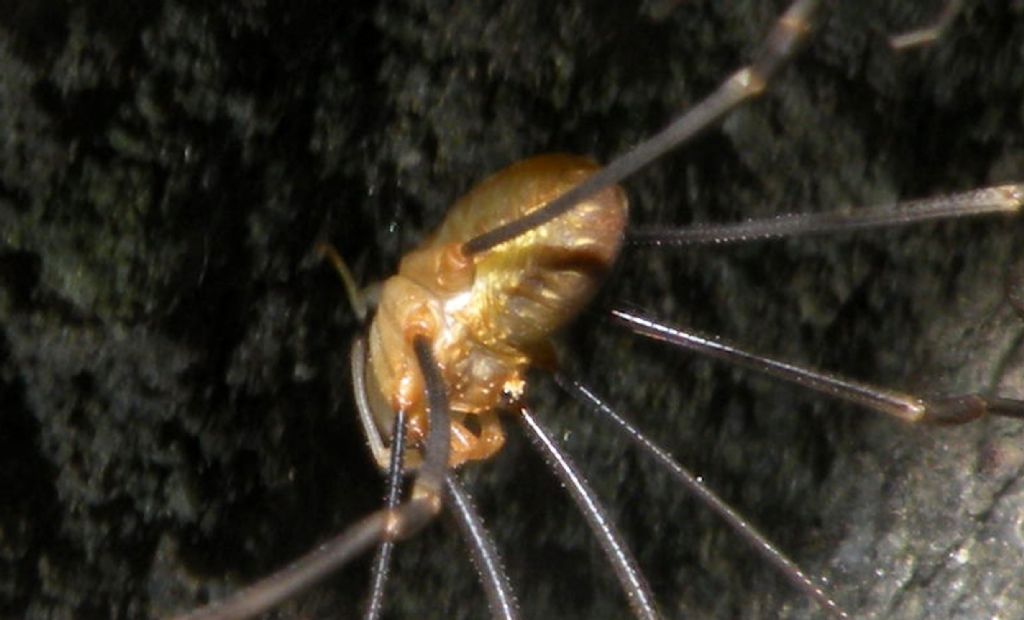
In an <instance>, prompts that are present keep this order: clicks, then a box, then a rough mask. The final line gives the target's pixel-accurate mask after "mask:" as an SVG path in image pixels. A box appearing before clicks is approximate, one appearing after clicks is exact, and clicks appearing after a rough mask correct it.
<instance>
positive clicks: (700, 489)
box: [555, 374, 849, 618]
mask: <svg viewBox="0 0 1024 620" xmlns="http://www.w3.org/2000/svg"><path fill="white" fill-rule="evenodd" d="M555 381H556V382H557V383H558V385H559V387H561V388H562V389H563V390H565V391H566V392H567V393H569V394H570V395H571V396H573V397H574V398H576V399H577V400H579V401H581V402H584V403H587V404H589V405H590V408H591V409H592V410H593V411H594V412H596V413H599V414H601V415H602V416H604V417H605V418H606V419H608V420H611V421H612V422H613V423H614V424H615V425H616V426H618V427H619V430H621V431H622V432H623V433H624V434H625V435H626V436H627V437H629V438H630V439H631V440H632V441H633V443H635V444H636V445H637V447H639V448H640V450H642V451H643V452H645V453H647V454H648V455H650V456H651V457H653V458H654V459H655V460H656V461H658V462H659V463H660V464H661V465H662V466H663V467H664V468H665V469H666V470H668V472H669V473H670V474H672V477H673V478H675V479H676V480H677V481H678V482H679V484H681V485H682V486H683V487H684V488H685V489H686V490H687V491H689V492H690V493H691V494H692V495H693V496H694V497H695V498H697V501H699V502H700V503H701V504H703V505H704V506H705V507H707V508H708V509H709V510H711V511H712V512H714V513H715V514H717V515H718V516H719V517H721V518H722V520H723V521H725V523H726V525H728V526H729V527H730V528H732V530H733V531H734V532H736V534H737V535H738V536H739V537H740V538H742V539H743V540H744V542H746V543H747V544H749V545H750V546H751V547H753V549H754V551H755V552H756V553H757V554H758V555H760V556H761V557H762V558H764V559H765V560H767V561H768V562H769V563H770V564H771V565H772V566H774V567H775V568H776V569H777V570H778V571H779V572H781V573H782V575H783V576H784V577H785V578H786V579H787V580H788V581H789V582H790V583H791V584H793V586H794V587H795V588H796V589H797V590H799V591H801V592H803V593H804V594H805V595H807V596H808V597H810V598H812V599H814V600H815V601H817V603H818V605H820V606H821V608H822V609H824V610H825V611H827V612H829V613H830V614H831V615H832V616H833V617H834V618H848V617H849V616H848V615H847V613H846V612H844V611H843V610H842V609H841V608H840V607H839V605H838V604H836V602H835V601H834V600H832V597H831V596H829V595H828V594H827V593H826V592H824V591H823V590H822V589H821V588H820V587H819V586H818V585H817V584H815V583H814V582H813V581H812V580H811V578H810V577H808V576H807V575H806V574H805V573H804V572H803V571H802V570H800V567H799V566H797V565H796V563H795V562H794V561H793V560H791V559H789V557H787V556H786V554H785V553H783V552H782V550H780V549H779V548H778V547H776V546H775V545H774V544H773V543H772V542H771V541H770V540H768V539H767V538H766V537H765V536H764V534H762V533H761V532H759V531H758V530H757V528H756V527H754V525H753V524H752V523H750V522H749V521H747V520H746V519H745V518H744V517H743V516H742V515H740V514H739V513H738V512H736V511H735V510H734V509H733V508H732V507H731V506H729V504H727V503H725V502H724V501H723V500H722V498H720V497H718V495H716V494H715V492H714V491H712V490H711V489H709V488H708V487H707V485H705V484H704V483H703V482H701V480H700V478H697V477H696V476H694V475H693V474H692V473H690V471H689V470H688V469H686V468H685V467H683V466H682V465H680V464H679V463H678V462H677V461H676V460H675V459H674V458H672V455H670V454H669V453H668V452H666V451H665V450H663V449H662V448H661V447H660V446H658V445H657V444H655V443H654V442H653V441H651V440H650V439H648V438H647V436H645V435H644V434H643V433H641V432H640V430H639V429H638V428H636V427H635V426H633V425H632V424H631V423H630V422H628V421H627V420H626V419H625V418H623V417H622V416H621V415H619V414H618V413H616V412H615V410H614V409H612V408H611V407H610V406H609V405H608V404H607V403H605V402H604V401H603V400H601V399H600V398H598V397H597V396H596V395H595V394H594V393H593V391H591V390H590V389H589V388H587V387H586V386H585V385H583V384H582V383H580V382H579V381H576V380H575V379H569V378H568V377H565V376H563V375H561V374H555Z"/></svg>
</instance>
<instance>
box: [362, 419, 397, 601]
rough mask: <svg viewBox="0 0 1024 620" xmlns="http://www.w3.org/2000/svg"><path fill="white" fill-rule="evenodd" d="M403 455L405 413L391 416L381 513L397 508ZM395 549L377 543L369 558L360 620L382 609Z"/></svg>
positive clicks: (386, 543) (387, 543)
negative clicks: (367, 592)
mask: <svg viewBox="0 0 1024 620" xmlns="http://www.w3.org/2000/svg"><path fill="white" fill-rule="evenodd" d="M404 454H405V412H404V411H399V412H397V413H396V414H395V423H394V425H393V426H392V429H391V462H390V463H389V465H388V482H387V494H386V496H385V498H384V509H385V510H394V509H395V508H397V507H398V502H399V500H400V499H401V498H400V494H401V492H402V456H403V455H404ZM394 549H395V542H394V541H393V540H384V541H381V543H380V545H378V546H377V554H376V555H375V556H374V558H373V569H372V572H371V573H370V598H369V600H368V601H367V604H366V613H364V614H363V619H364V620H377V618H379V617H380V612H381V610H382V609H383V608H384V589H385V586H386V585H387V582H388V573H389V572H390V570H391V552H392V551H394Z"/></svg>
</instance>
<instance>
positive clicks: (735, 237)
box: [629, 184, 1024, 245]
mask: <svg viewBox="0 0 1024 620" xmlns="http://www.w3.org/2000/svg"><path fill="white" fill-rule="evenodd" d="M1022 205H1024V184H1015V185H1000V186H996V187H985V188H982V189H976V190H972V191H969V192H962V193H959V194H950V195H948V196H939V197H936V198H926V199H923V200H912V201H907V202H897V203H893V204H888V205H879V206H874V207H860V208H856V209H848V210H843V211H838V212H830V213H790V214H786V215H777V216H775V217H771V218H767V219H761V220H749V221H746V222H739V223H735V224H697V225H694V226H687V227H684V228H675V229H665V228H661V227H657V226H639V227H634V228H633V229H631V230H630V231H629V240H630V242H631V243H634V244H638V245H663V244H671V245H697V244H724V243H744V242H747V241H755V240H759V239H778V238H783V237H799V236H810V235H825V234H834V233H841V232H854V231H859V230H867V229H872V228H885V227H892V226H902V225H904V224H916V223H918V222H931V221H937V220H947V219H953V218H959V217H971V216H976V215H989V214H996V213H1005V214H1007V215H1013V214H1017V213H1019V212H1020V210H1021V206H1022Z"/></svg>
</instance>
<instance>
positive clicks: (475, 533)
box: [444, 471, 519, 620]
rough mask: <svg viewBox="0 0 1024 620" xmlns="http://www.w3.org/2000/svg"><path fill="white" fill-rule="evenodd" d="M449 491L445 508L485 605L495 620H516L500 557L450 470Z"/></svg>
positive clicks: (516, 614) (516, 609) (508, 584)
mask: <svg viewBox="0 0 1024 620" xmlns="http://www.w3.org/2000/svg"><path fill="white" fill-rule="evenodd" d="M444 482H445V487H446V488H447V490H448V492H447V493H445V495H444V499H445V502H444V505H445V507H447V508H448V513H449V514H451V515H452V516H453V517H454V518H455V521H456V523H457V524H458V526H459V531H460V532H461V533H462V537H463V539H464V540H465V541H466V544H468V545H469V550H470V553H472V555H473V564H474V565H475V566H476V570H477V573H478V574H479V576H480V584H481V585H482V586H483V587H484V592H485V593H486V594H487V606H488V607H489V608H490V610H491V617H492V618H493V619H494V620H518V618H519V604H518V603H517V602H516V597H515V593H514V592H513V591H512V585H511V584H510V583H509V580H508V574H507V573H506V572H505V569H504V568H503V567H502V565H501V557H499V556H498V551H497V548H496V547H495V546H494V541H493V540H492V539H491V536H490V534H488V533H487V530H486V529H485V528H484V524H483V521H482V520H481V519H480V515H479V514H477V511H476V508H474V507H473V502H472V501H471V500H470V498H469V493H467V492H466V490H465V489H463V488H462V485H461V484H459V481H458V479H457V478H456V477H455V474H454V473H453V472H451V471H449V472H448V475H447V476H445V479H444Z"/></svg>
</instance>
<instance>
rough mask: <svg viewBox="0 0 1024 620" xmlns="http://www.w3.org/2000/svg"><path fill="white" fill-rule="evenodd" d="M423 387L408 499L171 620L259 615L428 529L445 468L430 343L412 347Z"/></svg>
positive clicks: (439, 390) (440, 398)
mask: <svg viewBox="0 0 1024 620" xmlns="http://www.w3.org/2000/svg"><path fill="white" fill-rule="evenodd" d="M413 348H414V349H415V351H416V359H417V361H418V362H419V365H420V370H421V371H422V372H423V377H424V379H425V382H426V392H427V402H428V414H429V420H430V430H429V432H428V434H427V440H426V442H425V446H424V448H423V454H424V457H423V464H422V465H421V466H420V468H419V470H418V471H417V473H416V479H415V480H414V482H413V493H412V498H411V499H410V500H408V501H406V502H405V503H403V504H401V505H399V506H398V507H397V508H395V509H394V510H388V509H383V510H378V511H377V512H374V513H371V514H370V515H368V516H366V517H364V518H363V519H362V520H360V521H358V522H356V523H355V524H354V525H351V526H349V528H348V529H347V530H345V531H344V532H342V533H341V534H339V535H338V536H335V537H334V538H332V539H331V540H328V541H327V542H325V543H323V544H321V545H320V546H318V547H317V548H316V549H314V550H313V551H311V552H309V553H307V554H306V555H304V556H302V557H300V558H299V559H298V560H296V561H295V562H293V563H292V564H290V565H289V566H286V567H285V568H283V569H281V570H279V571H277V572H276V573H273V574H271V575H269V576H267V577H264V578H263V579H261V580H260V581H257V582H256V583H254V584H253V585H251V586H249V587H247V588H244V589H242V590H239V591H238V592H236V593H235V594H233V595H231V596H229V597H228V598H226V599H224V600H223V601H220V602H216V603H211V604H210V605H207V606H206V607H202V608H200V609H197V610H195V611H193V612H191V613H187V614H183V615H179V616H175V618H176V620H242V619H244V618H251V617H253V616H255V615H257V614H260V613H263V612H265V611H267V610H268V609H270V608H271V607H273V606H275V605H277V604H278V603H281V602H282V601H284V600H285V599H287V598H289V597H291V596H292V595H294V594H296V593H298V592H300V591H302V590H304V589H306V588H308V587H309V586H310V585H312V584H313V583H315V582H316V581H318V580H320V579H322V578H324V577H326V576H327V575H329V574H330V573H332V572H333V571H335V570H337V569H338V568H340V567H342V566H344V565H345V564H346V563H348V562H349V561H350V560H352V559H353V558H355V557H356V556H358V555H360V554H362V553H363V552H365V551H367V550H368V549H369V548H370V547H372V546H373V545H374V544H375V543H379V542H381V541H383V540H401V539H403V538H407V537H409V536H411V535H413V534H415V533H416V532H418V531H419V530H420V529H422V528H423V526H425V525H426V524H427V523H429V522H430V521H431V520H432V519H433V518H434V517H435V516H437V513H438V512H440V510H441V494H442V492H443V485H444V479H445V472H446V471H447V468H448V452H449V449H450V445H449V430H450V429H449V426H448V421H449V419H450V416H449V413H448V395H447V393H446V392H445V389H444V381H443V379H442V377H441V371H440V369H439V368H438V366H437V361H436V360H434V355H433V353H432V352H431V349H430V343H429V342H428V341H427V340H426V339H425V338H422V337H419V338H416V340H415V341H414V342H413Z"/></svg>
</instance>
